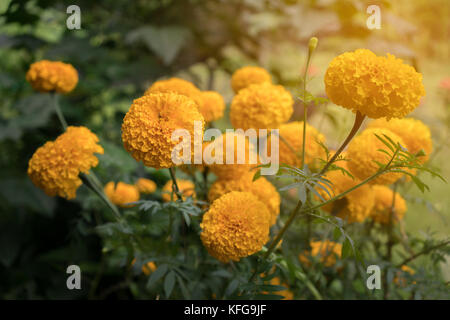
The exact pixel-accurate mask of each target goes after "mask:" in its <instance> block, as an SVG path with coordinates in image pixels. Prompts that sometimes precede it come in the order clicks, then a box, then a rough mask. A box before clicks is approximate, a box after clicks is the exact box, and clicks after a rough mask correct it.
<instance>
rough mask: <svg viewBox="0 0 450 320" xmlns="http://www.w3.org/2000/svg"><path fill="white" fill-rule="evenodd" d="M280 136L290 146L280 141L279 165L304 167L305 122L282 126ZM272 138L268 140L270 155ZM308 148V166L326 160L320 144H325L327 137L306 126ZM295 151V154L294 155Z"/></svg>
mask: <svg viewBox="0 0 450 320" xmlns="http://www.w3.org/2000/svg"><path fill="white" fill-rule="evenodd" d="M279 130H280V131H279V133H280V136H281V137H283V138H284V140H286V142H287V143H288V144H289V145H288V144H286V143H285V142H284V141H283V140H282V139H281V138H280V139H279V149H278V150H279V163H281V164H288V165H291V166H294V167H298V168H301V167H302V149H303V139H302V137H303V121H293V122H288V123H285V124H282V125H281V126H280V129H279ZM270 141H271V140H270V138H269V139H268V147H267V150H269V151H268V153H269V154H270V150H271V149H270ZM305 141H306V148H305V162H306V163H307V164H308V165H310V166H311V165H314V162H315V161H316V160H317V159H318V158H320V159H324V160H326V153H325V150H324V149H323V148H322V147H321V146H320V144H319V142H321V143H325V136H324V135H323V134H322V133H320V132H319V131H318V130H317V129H316V128H314V127H313V126H310V125H309V124H306V140H305ZM294 151H295V153H294Z"/></svg>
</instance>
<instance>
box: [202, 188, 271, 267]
mask: <svg viewBox="0 0 450 320" xmlns="http://www.w3.org/2000/svg"><path fill="white" fill-rule="evenodd" d="M269 221H270V213H269V210H268V209H267V206H266V205H265V204H264V203H262V202H261V201H259V200H258V199H257V198H256V197H255V196H254V195H253V194H251V193H250V192H238V191H232V192H229V193H227V194H225V195H223V196H222V197H220V198H219V199H217V200H216V201H214V202H213V203H212V205H211V207H210V209H209V210H208V212H206V213H205V214H204V215H203V220H202V223H201V224H200V227H201V228H202V233H201V234H200V237H201V240H202V242H203V245H204V246H205V248H206V250H208V252H209V254H210V255H212V256H213V257H214V258H216V259H218V260H220V261H222V262H228V261H230V260H233V261H239V259H241V258H244V257H247V256H249V255H252V254H254V253H256V252H258V251H259V250H261V248H262V246H263V245H264V244H265V243H266V242H267V241H268V240H269V228H270V226H269Z"/></svg>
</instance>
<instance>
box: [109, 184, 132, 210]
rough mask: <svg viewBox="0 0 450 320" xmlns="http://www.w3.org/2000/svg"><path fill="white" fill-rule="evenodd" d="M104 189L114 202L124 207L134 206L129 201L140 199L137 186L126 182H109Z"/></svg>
mask: <svg viewBox="0 0 450 320" xmlns="http://www.w3.org/2000/svg"><path fill="white" fill-rule="evenodd" d="M103 191H104V192H105V194H106V196H107V197H108V198H109V199H110V200H111V202H112V203H114V204H115V205H118V206H120V207H123V208H128V207H132V205H129V203H131V202H136V201H138V200H139V197H140V195H139V189H138V187H137V186H135V185H132V184H127V183H124V182H118V183H117V184H115V183H114V182H113V181H111V182H108V183H107V184H106V185H105V187H104V189H103Z"/></svg>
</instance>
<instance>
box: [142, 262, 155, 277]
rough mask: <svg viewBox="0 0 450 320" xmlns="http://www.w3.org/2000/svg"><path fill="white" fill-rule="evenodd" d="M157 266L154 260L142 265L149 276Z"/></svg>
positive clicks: (143, 270)
mask: <svg viewBox="0 0 450 320" xmlns="http://www.w3.org/2000/svg"><path fill="white" fill-rule="evenodd" d="M156 268H157V267H156V264H155V263H154V262H152V261H150V262H147V263H146V264H144V265H143V266H142V272H143V273H144V274H145V275H146V276H149V275H150V274H151V273H152V272H155V270H156Z"/></svg>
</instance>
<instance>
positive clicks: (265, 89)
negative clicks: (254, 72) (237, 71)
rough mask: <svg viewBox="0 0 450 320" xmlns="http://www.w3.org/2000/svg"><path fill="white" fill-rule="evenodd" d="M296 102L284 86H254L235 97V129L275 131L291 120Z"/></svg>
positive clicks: (231, 116) (232, 114)
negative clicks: (274, 129)
mask: <svg viewBox="0 0 450 320" xmlns="http://www.w3.org/2000/svg"><path fill="white" fill-rule="evenodd" d="M293 105H294V100H293V99H292V96H291V94H290V93H289V91H287V90H286V89H285V88H284V87H283V86H280V85H273V84H271V83H267V82H265V83H261V84H252V85H250V86H249V87H247V88H245V89H242V90H240V91H239V93H238V94H237V95H236V96H234V98H233V101H232V102H231V107H230V120H231V124H232V125H233V127H235V128H241V129H244V130H247V129H250V128H251V129H273V128H278V127H279V126H280V125H281V124H282V123H284V122H286V121H288V120H289V118H290V117H291V115H292V113H293V112H294V107H293Z"/></svg>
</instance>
